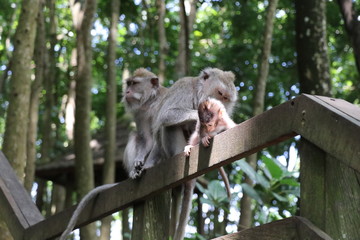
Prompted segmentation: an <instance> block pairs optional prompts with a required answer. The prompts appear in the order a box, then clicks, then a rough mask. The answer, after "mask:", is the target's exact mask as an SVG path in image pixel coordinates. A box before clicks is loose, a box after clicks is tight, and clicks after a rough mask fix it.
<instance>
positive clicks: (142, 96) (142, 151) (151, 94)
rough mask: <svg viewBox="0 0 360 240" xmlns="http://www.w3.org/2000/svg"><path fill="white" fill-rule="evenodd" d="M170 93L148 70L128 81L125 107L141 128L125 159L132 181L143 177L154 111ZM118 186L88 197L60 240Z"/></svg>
mask: <svg viewBox="0 0 360 240" xmlns="http://www.w3.org/2000/svg"><path fill="white" fill-rule="evenodd" d="M166 90H167V89H166V88H164V87H162V86H160V85H159V80H158V77H157V76H156V75H155V74H154V73H152V72H150V71H148V70H146V69H144V68H139V69H137V70H135V72H134V74H133V76H131V77H129V78H128V79H126V88H125V91H124V93H123V96H124V97H123V101H124V103H125V107H126V111H128V112H129V113H132V114H133V116H134V120H135V123H136V127H137V131H136V132H132V133H131V134H130V137H129V140H128V143H127V145H126V148H125V151H124V158H123V164H124V167H125V168H126V170H127V172H128V174H129V177H130V178H136V177H138V176H139V175H140V174H141V170H142V165H143V163H144V158H145V156H146V155H147V154H149V152H150V150H151V148H152V145H153V138H152V132H151V124H152V119H153V118H152V115H153V114H154V109H157V107H156V106H155V105H156V103H157V102H158V100H159V99H160V98H161V96H162V95H163V94H164V93H165V92H166ZM116 184H117V183H114V184H105V185H102V186H99V187H96V188H94V189H93V190H91V191H90V192H89V193H88V194H87V195H86V196H84V197H83V199H82V200H81V201H80V203H79V205H78V207H77V208H76V210H75V211H74V213H73V216H72V217H71V219H70V221H69V224H68V226H67V228H66V230H65V231H64V232H63V234H62V235H61V237H60V240H65V239H66V237H67V236H68V235H69V234H70V232H71V231H72V230H73V228H74V226H75V224H76V222H77V220H78V218H79V215H80V213H81V212H82V211H83V209H84V208H85V206H86V205H87V204H88V202H89V201H90V200H91V199H93V198H94V197H95V196H96V195H97V194H99V193H100V192H103V191H104V190H106V189H109V188H111V187H113V186H115V185H116Z"/></svg>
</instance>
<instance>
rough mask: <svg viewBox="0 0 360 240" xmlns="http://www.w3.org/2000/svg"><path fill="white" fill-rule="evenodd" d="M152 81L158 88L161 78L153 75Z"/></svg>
mask: <svg viewBox="0 0 360 240" xmlns="http://www.w3.org/2000/svg"><path fill="white" fill-rule="evenodd" d="M150 82H151V84H152V85H153V87H156V88H157V87H159V78H157V77H153V78H151V79H150Z"/></svg>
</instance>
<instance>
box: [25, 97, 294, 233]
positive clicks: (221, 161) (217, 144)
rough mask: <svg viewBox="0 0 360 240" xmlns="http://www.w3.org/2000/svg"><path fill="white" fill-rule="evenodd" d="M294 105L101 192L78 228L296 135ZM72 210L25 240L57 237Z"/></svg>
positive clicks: (32, 230)
mask: <svg viewBox="0 0 360 240" xmlns="http://www.w3.org/2000/svg"><path fill="white" fill-rule="evenodd" d="M295 105H296V104H294V103H291V102H288V103H284V104H282V105H280V106H277V107H275V108H273V109H271V111H268V112H265V113H263V114H261V115H259V116H257V117H255V118H253V119H251V120H248V121H245V122H243V123H241V124H240V125H239V126H237V127H235V128H234V129H232V130H231V131H226V132H224V133H222V134H219V135H218V136H216V137H215V138H214V143H213V144H212V146H211V147H209V148H207V149H204V148H203V147H200V153H199V147H198V146H196V147H194V149H193V150H192V154H191V156H190V158H185V157H184V156H183V154H182V153H181V154H179V155H177V156H175V157H174V158H172V159H170V160H168V161H165V162H163V163H161V164H159V165H157V166H155V167H154V168H152V169H149V170H148V171H147V172H146V173H145V175H144V176H142V178H141V179H139V180H136V181H134V180H127V181H124V182H121V183H119V184H118V185H116V186H115V187H113V188H111V189H109V190H107V191H104V192H103V193H101V194H99V196H98V197H97V198H96V199H95V200H93V201H91V202H90V204H89V205H88V206H87V207H86V208H85V210H84V212H83V214H82V215H81V216H80V219H79V222H78V225H77V227H79V226H82V225H84V224H86V223H89V222H91V221H94V220H97V219H100V218H102V217H104V216H106V215H109V214H111V213H113V212H116V211H119V210H121V209H124V208H126V207H128V206H130V205H132V204H133V203H134V202H136V201H140V200H143V199H145V198H148V197H151V196H154V195H155V194H157V193H159V192H162V191H164V190H167V189H171V188H173V187H175V186H177V185H179V184H181V183H183V182H186V181H188V180H190V179H192V178H195V177H198V176H200V175H202V174H204V173H206V172H209V171H211V170H213V169H215V168H217V167H219V166H222V165H225V164H228V163H230V162H232V161H235V160H238V159H241V158H243V157H246V156H248V155H250V154H251V153H254V152H257V151H258V150H260V149H262V148H264V147H267V146H270V145H273V144H275V143H277V142H280V141H283V140H284V139H288V138H290V137H293V136H294V135H295V133H294V132H293V131H292V130H291V125H292V120H291V119H292V115H293V114H294V111H295V110H296V107H295ZM243 136H246V137H243ZM199 155H200V158H198V156H199ZM73 211H74V208H71V209H68V210H66V211H64V212H62V213H59V214H56V215H54V216H52V217H49V218H48V219H46V220H45V221H43V222H40V223H38V224H36V225H34V226H31V227H30V228H29V229H27V230H26V232H25V239H32V240H41V239H48V238H52V237H55V236H57V235H59V234H60V233H61V232H62V231H63V230H64V229H65V227H66V225H67V223H68V221H69V219H70V217H71V214H72V212H73Z"/></svg>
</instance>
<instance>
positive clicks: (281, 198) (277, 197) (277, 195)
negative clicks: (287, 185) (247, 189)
mask: <svg viewBox="0 0 360 240" xmlns="http://www.w3.org/2000/svg"><path fill="white" fill-rule="evenodd" d="M271 194H272V195H273V196H274V197H275V198H276V199H277V200H279V201H280V202H287V201H288V199H287V198H286V197H283V196H281V195H279V194H277V193H274V192H272V193H271Z"/></svg>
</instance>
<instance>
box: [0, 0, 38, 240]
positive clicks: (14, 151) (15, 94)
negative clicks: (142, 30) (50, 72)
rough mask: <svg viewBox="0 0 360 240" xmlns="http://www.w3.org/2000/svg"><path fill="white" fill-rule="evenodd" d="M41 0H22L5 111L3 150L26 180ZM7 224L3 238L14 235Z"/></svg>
mask: <svg viewBox="0 0 360 240" xmlns="http://www.w3.org/2000/svg"><path fill="white" fill-rule="evenodd" d="M39 6H40V5H39V0H28V1H23V2H22V5H21V13H20V17H19V23H18V26H17V28H16V32H15V36H14V42H13V44H14V52H13V56H12V60H11V61H12V66H11V71H12V75H11V80H10V84H11V85H10V94H9V108H8V110H7V115H6V129H5V135H4V144H3V148H2V150H3V152H4V154H5V156H6V157H7V158H8V159H9V161H10V163H11V165H12V167H13V168H14V170H15V173H16V175H17V176H18V178H19V180H20V181H21V182H23V180H24V175H25V174H24V173H25V165H26V153H27V152H26V147H27V142H26V140H27V129H28V118H29V107H30V106H29V101H30V92H31V71H32V69H31V60H32V57H33V53H34V42H35V41H34V40H35V36H36V17H37V14H38V11H39ZM4 226H5V225H4V224H0V232H1V233H2V234H1V235H0V239H11V237H10V234H9V232H8V230H7V229H6V227H4Z"/></svg>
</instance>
